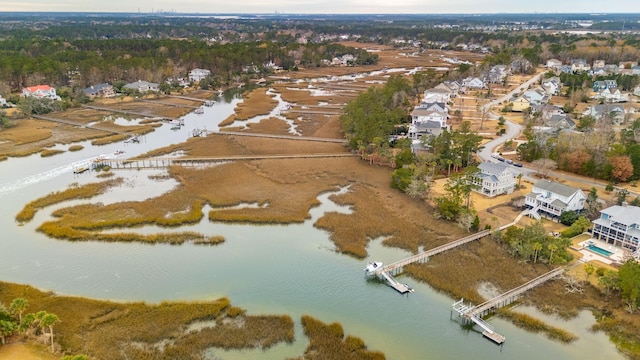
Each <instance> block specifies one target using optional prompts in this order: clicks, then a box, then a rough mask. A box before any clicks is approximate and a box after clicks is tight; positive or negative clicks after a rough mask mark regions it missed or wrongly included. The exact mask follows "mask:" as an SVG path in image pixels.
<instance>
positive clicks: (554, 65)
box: [546, 59, 562, 70]
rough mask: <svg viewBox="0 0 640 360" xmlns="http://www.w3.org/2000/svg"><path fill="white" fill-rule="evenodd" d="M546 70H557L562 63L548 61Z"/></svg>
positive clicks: (555, 60) (552, 60)
mask: <svg viewBox="0 0 640 360" xmlns="http://www.w3.org/2000/svg"><path fill="white" fill-rule="evenodd" d="M546 66H547V68H548V69H553V70H557V69H559V68H560V67H561V66H562V61H560V60H558V59H549V60H547V65H546Z"/></svg>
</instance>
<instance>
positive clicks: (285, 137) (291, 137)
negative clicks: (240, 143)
mask: <svg viewBox="0 0 640 360" xmlns="http://www.w3.org/2000/svg"><path fill="white" fill-rule="evenodd" d="M208 135H235V136H250V137H261V138H270V139H283V140H298V141H318V142H330V143H339V144H346V143H347V140H345V139H334V138H322V137H312V136H295V135H271V134H258V133H247V132H239V131H218V132H210V133H209V134H208Z"/></svg>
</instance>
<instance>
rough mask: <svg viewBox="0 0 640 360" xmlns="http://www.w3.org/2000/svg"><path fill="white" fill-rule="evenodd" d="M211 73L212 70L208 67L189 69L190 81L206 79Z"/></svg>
mask: <svg viewBox="0 0 640 360" xmlns="http://www.w3.org/2000/svg"><path fill="white" fill-rule="evenodd" d="M210 75H211V70H207V69H193V70H191V71H189V81H192V82H200V81H201V80H204V79H205V78H206V77H207V76H210Z"/></svg>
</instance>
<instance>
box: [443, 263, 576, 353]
mask: <svg viewBox="0 0 640 360" xmlns="http://www.w3.org/2000/svg"><path fill="white" fill-rule="evenodd" d="M564 271H565V269H564V268H563V267H559V268H556V269H553V270H551V271H549V272H548V273H545V274H542V275H540V276H538V277H537V278H535V279H533V280H530V281H527V282H526V283H524V284H522V285H520V286H518V287H516V288H513V289H511V290H509V291H507V292H505V293H504V294H501V295H498V296H496V297H494V298H493V299H490V300H487V301H485V302H483V303H482V304H480V305H478V306H472V305H465V303H464V299H460V301H456V302H455V303H453V305H451V307H452V309H453V310H455V311H456V312H457V313H458V315H459V316H461V317H462V318H463V319H465V322H468V321H471V322H473V323H475V324H476V325H478V326H479V327H481V328H482V329H483V332H482V335H484V336H485V337H486V338H488V339H490V340H491V341H493V342H495V343H496V344H502V343H504V341H505V337H504V336H502V335H500V334H498V333H497V332H495V330H494V329H493V327H492V326H491V325H489V324H488V323H487V322H486V321H484V320H483V319H482V317H484V316H485V315H487V314H488V313H490V312H492V311H494V310H495V309H498V308H501V307H503V306H507V305H509V304H511V303H512V302H514V301H515V300H517V299H518V298H519V297H520V296H521V295H522V294H523V293H524V292H526V291H528V290H531V289H533V288H534V287H536V286H538V285H541V284H543V283H544V282H546V281H549V280H551V279H553V278H555V277H557V276H560V275H561V274H562V273H564Z"/></svg>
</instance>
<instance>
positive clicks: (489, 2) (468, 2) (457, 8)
mask: <svg viewBox="0 0 640 360" xmlns="http://www.w3.org/2000/svg"><path fill="white" fill-rule="evenodd" d="M4 11H33V12H36V11H63V12H157V11H166V12H168V11H175V12H182V13H274V12H280V13H295V14H297V13H303V14H306V13H308V14H318V13H324V14H354V13H360V14H372V13H373V14H375V13H379V14H410V13H415V14H437V13H464V14H469V13H533V12H537V13H567V12H571V13H640V1H637V0H609V1H602V0H535V1H518V0H242V1H229V0H224V1H222V0H137V1H131V0H107V1H98V0H62V1H59V0H19V1H18V0H0V12H4Z"/></svg>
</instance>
